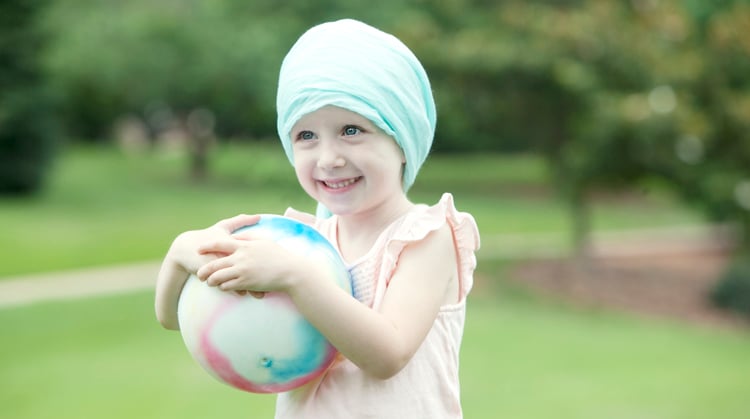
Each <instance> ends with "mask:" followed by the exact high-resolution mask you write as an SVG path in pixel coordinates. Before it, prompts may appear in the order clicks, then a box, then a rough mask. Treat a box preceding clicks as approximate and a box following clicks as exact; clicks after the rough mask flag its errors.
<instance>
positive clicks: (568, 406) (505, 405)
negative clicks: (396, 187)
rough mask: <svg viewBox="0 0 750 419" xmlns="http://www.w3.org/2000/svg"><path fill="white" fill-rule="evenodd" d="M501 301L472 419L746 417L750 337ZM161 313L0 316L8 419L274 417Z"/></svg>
mask: <svg viewBox="0 0 750 419" xmlns="http://www.w3.org/2000/svg"><path fill="white" fill-rule="evenodd" d="M486 273H488V274H489V273H490V272H486ZM496 288H498V289H500V290H499V291H487V289H486V287H485V290H484V292H477V293H476V294H475V295H473V296H472V297H471V299H470V305H469V312H468V322H467V327H466V331H465V335H464V345H463V350H462V361H461V362H462V364H461V379H462V390H463V391H462V393H463V396H462V397H463V402H464V409H465V414H466V417H467V418H472V419H482V418H487V419H494V418H515V419H536V418H539V419H544V418H550V417H554V418H557V419H565V418H570V419H601V418H627V419H629V418H659V419H692V418H694V419H704V418H722V419H744V418H747V412H748V410H747V408H748V401H747V400H748V398H747V395H748V394H750V379H748V377H750V362H748V360H749V358H748V354H749V353H750V335H748V334H746V333H745V334H742V333H729V332H721V331H716V330H708V329H697V328H691V327H688V326H682V325H675V324H670V323H657V322H653V321H645V320H640V319H635V318H631V317H627V316H622V315H616V314H611V313H606V312H599V311H587V310H582V309H575V308H571V307H568V306H565V305H562V304H558V303H555V302H551V301H545V300H538V299H535V298H533V297H531V296H529V295H526V294H524V293H523V292H520V291H518V290H513V289H512V288H509V286H506V287H496ZM152 302H153V295H152V293H151V292H141V293H137V294H132V295H122V296H117V297H106V298H94V299H84V300H73V301H66V302H49V303H41V304H37V305H34V306H29V307H18V308H6V309H0V336H3V345H2V346H0V377H2V381H3V383H4V384H3V386H2V387H0V388H1V390H0V417H7V418H14V419H27V418H28V419H30V418H39V419H42V418H44V419H46V418H60V419H63V418H88V417H106V418H111V419H117V418H158V419H168V418H176V419H177V418H179V419H183V418H204V417H217V418H219V417H237V416H238V417H248V418H270V417H272V411H273V396H269V395H253V394H246V393H243V392H240V391H238V390H235V389H233V388H230V387H228V386H226V385H224V384H221V383H219V382H217V381H215V380H214V379H213V378H211V377H210V376H209V375H208V374H207V373H205V372H204V371H203V370H201V369H200V367H199V366H198V365H197V364H196V363H195V362H194V361H193V360H192V359H191V358H190V357H189V355H188V353H187V350H186V349H185V347H184V346H183V344H182V341H181V338H180V336H179V334H178V333H176V332H167V331H164V330H162V329H161V328H160V327H159V326H158V325H157V323H156V321H155V320H154V317H153V314H152V306H153V305H152Z"/></svg>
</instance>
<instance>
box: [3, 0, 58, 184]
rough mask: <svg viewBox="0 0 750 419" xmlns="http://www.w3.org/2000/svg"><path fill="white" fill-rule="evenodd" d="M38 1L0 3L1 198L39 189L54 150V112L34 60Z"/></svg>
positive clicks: (37, 43) (37, 44)
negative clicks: (2, 195) (0, 93)
mask: <svg viewBox="0 0 750 419" xmlns="http://www.w3.org/2000/svg"><path fill="white" fill-rule="evenodd" d="M44 3H45V2H42V1H6V2H2V3H0V92H2V95H0V194H4V195H7V194H28V193H31V192H34V191H36V190H37V189H39V188H40V187H41V186H42V184H43V180H44V178H45V175H46V174H47V171H48V169H49V166H50V164H51V159H52V156H53V154H54V152H55V150H56V141H57V138H56V135H57V133H56V132H55V127H54V119H53V117H52V115H53V112H54V109H53V106H52V103H53V101H52V98H51V96H50V92H49V91H48V90H47V89H46V85H45V82H44V80H43V78H42V72H41V67H40V63H39V56H38V55H37V54H36V53H35V52H34V51H38V50H40V49H41V48H42V47H43V44H44V41H45V39H44V35H43V34H42V33H41V31H40V30H39V28H38V27H37V20H36V17H37V15H38V13H39V12H40V10H42V8H43V6H44Z"/></svg>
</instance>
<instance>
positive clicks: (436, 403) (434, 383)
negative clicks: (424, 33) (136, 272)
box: [156, 20, 479, 419]
mask: <svg viewBox="0 0 750 419" xmlns="http://www.w3.org/2000/svg"><path fill="white" fill-rule="evenodd" d="M277 111H278V131H279V136H280V137H281V141H282V144H283V146H284V150H285V151H286V153H287V156H288V157H289V159H290V161H291V162H292V164H293V165H294V168H295V172H296V175H297V179H298V180H299V182H300V184H301V186H302V187H303V189H304V190H305V192H307V194H309V195H310V196H311V197H312V198H314V199H315V200H316V201H317V202H318V203H319V211H318V216H317V217H314V216H312V215H306V214H302V213H299V212H296V211H294V210H291V209H290V210H287V212H286V214H285V215H286V216H288V217H293V218H296V219H299V220H301V221H304V222H306V223H309V224H311V225H313V226H315V228H316V229H318V230H319V231H320V232H321V233H322V234H323V235H324V236H325V237H327V238H328V239H329V240H330V241H331V243H333V244H334V246H335V247H336V248H337V249H338V251H339V252H340V254H341V256H342V257H343V259H344V260H345V262H346V264H347V266H348V268H349V270H350V273H351V276H352V281H353V286H354V294H355V295H356V298H354V297H352V296H351V295H348V294H347V293H346V292H344V291H342V290H341V289H339V288H338V287H337V286H336V285H335V284H334V283H333V281H330V280H328V279H327V278H326V277H325V275H326V274H325V273H323V272H325V271H323V270H319V269H318V268H317V267H316V265H315V263H314V262H313V261H309V260H303V259H302V258H300V257H295V256H293V255H291V254H289V253H288V252H286V251H284V250H283V249H282V248H281V247H279V246H276V245H275V244H273V243H271V242H266V241H261V240H252V239H250V238H242V237H232V236H231V235H230V233H231V232H232V231H233V230H234V229H236V228H239V227H241V226H243V225H246V224H252V223H255V222H257V217H255V216H248V215H240V216H237V217H234V218H230V219H227V220H224V221H220V222H219V223H217V224H216V225H215V226H213V227H210V228H207V229H205V230H197V231H190V232H186V233H183V234H181V235H180V236H178V237H177V238H176V239H175V241H174V242H173V244H172V246H171V248H170V250H169V252H168V253H167V255H166V257H165V259H164V263H163V265H162V269H161V271H160V273H159V277H158V281H157V295H156V311H157V317H158V318H159V321H160V322H161V323H162V325H163V326H164V327H166V328H169V329H177V328H178V327H179V325H178V324H177V320H176V306H177V298H178V296H179V292H180V289H181V287H182V284H183V283H184V281H185V278H186V277H187V275H188V273H191V272H192V273H196V274H197V276H198V277H199V278H200V279H201V280H203V281H206V282H207V283H208V285H210V286H216V287H219V288H220V289H222V290H225V291H234V292H240V293H246V292H252V293H254V295H256V296H260V294H262V293H263V292H268V291H276V292H285V293H287V294H288V295H289V296H290V298H291V299H292V301H294V303H295V305H296V306H297V309H298V310H299V311H300V312H301V313H302V314H303V315H304V316H305V317H306V318H307V319H308V320H309V321H310V322H311V323H312V324H313V325H314V326H315V327H316V328H317V329H318V330H319V331H320V332H321V333H322V334H323V335H325V336H326V338H327V339H328V340H329V341H330V342H331V343H332V344H333V345H334V346H335V347H336V348H337V349H338V351H339V353H340V355H339V358H338V359H337V360H336V362H335V363H334V364H333V365H332V366H331V367H330V368H329V370H328V371H327V372H326V373H325V374H323V375H322V376H321V377H320V378H318V379H316V380H314V381H313V382H311V383H308V384H306V385H305V386H303V387H301V388H299V389H296V390H293V391H290V392H287V393H282V394H279V395H278V397H277V403H276V417H277V418H347V419H349V418H389V419H390V418H431V419H435V418H459V417H461V416H462V411H461V403H460V390H459V380H458V360H459V348H460V345H461V337H462V333H463V327H464V318H465V311H466V296H467V294H468V292H469V290H470V289H471V285H472V281H473V271H474V268H475V266H476V259H475V257H474V251H475V250H477V249H478V247H479V233H478V230H477V227H476V224H475V222H474V219H473V218H472V217H471V215H469V214H466V213H462V212H458V211H457V210H456V209H455V207H454V205H453V198H452V196H451V195H450V194H447V193H446V194H444V195H443V197H442V198H441V199H440V202H438V203H437V204H436V205H434V206H427V205H423V204H413V203H412V202H411V201H410V200H409V199H408V198H407V196H406V191H407V190H408V189H409V187H410V186H411V185H412V184H413V182H414V179H415V177H416V174H417V171H418V170H419V168H420V166H421V165H422V163H423V162H424V161H425V159H426V157H427V154H428V153H429V149H430V145H431V143H432V138H433V135H434V131H435V122H436V115H435V105H434V101H433V98H432V92H431V90H430V84H429V80H428V78H427V75H426V74H425V71H424V69H423V68H422V66H421V64H420V63H419V61H418V60H417V58H416V57H415V56H414V55H413V54H412V53H411V51H410V50H409V49H408V48H407V47H406V46H405V45H404V44H402V43H401V42H400V41H399V40H398V39H396V38H395V37H393V36H391V35H389V34H386V33H384V32H381V31H380V30H378V29H375V28H373V27H371V26H368V25H365V24H363V23H361V22H358V21H354V20H341V21H336V22H329V23H324V24H321V25H318V26H316V27H313V28H312V29H310V30H309V31H307V32H306V33H305V34H303V35H302V37H300V39H299V40H298V41H297V43H296V44H295V45H294V46H293V47H292V49H291V50H290V51H289V53H288V55H287V56H286V58H285V59H284V62H283V63H282V66H281V73H280V77H279V88H278V97H277ZM248 298H251V297H248Z"/></svg>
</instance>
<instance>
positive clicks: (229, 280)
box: [197, 231, 305, 296]
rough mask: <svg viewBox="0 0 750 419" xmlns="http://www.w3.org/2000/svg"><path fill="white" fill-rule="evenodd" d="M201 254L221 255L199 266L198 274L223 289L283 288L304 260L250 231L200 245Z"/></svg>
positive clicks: (266, 289)
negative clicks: (254, 235) (254, 237)
mask: <svg viewBox="0 0 750 419" xmlns="http://www.w3.org/2000/svg"><path fill="white" fill-rule="evenodd" d="M198 252H199V253H200V254H212V255H223V256H219V257H218V258H216V259H214V260H212V261H209V262H207V263H206V264H205V265H203V266H202V267H201V268H200V269H198V272H197V276H198V278H200V279H201V280H203V281H206V282H207V284H208V285H210V286H215V287H219V288H220V289H222V290H224V291H243V290H247V291H251V292H252V294H253V295H254V296H258V293H263V292H268V291H286V289H287V288H288V287H289V286H290V279H291V277H292V276H293V274H294V272H295V269H296V268H298V267H299V266H302V265H303V264H304V263H305V261H304V260H301V258H300V257H299V256H297V255H295V254H294V253H292V252H289V251H288V250H286V249H285V248H283V247H281V246H279V245H278V244H276V243H275V242H273V241H271V240H267V239H253V238H252V232H251V231H250V232H246V233H243V234H240V235H237V236H236V237H230V238H222V239H219V240H216V241H213V242H210V243H208V244H204V245H203V246H200V247H199V249H198Z"/></svg>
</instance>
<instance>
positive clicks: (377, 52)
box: [276, 19, 436, 191]
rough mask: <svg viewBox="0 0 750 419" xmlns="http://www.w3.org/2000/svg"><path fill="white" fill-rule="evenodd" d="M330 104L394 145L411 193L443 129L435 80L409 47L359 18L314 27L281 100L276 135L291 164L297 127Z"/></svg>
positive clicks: (292, 60)
mask: <svg viewBox="0 0 750 419" xmlns="http://www.w3.org/2000/svg"><path fill="white" fill-rule="evenodd" d="M327 105H333V106H338V107H340V108H343V109H346V110H349V111H352V112H355V113H358V114H360V115H362V116H364V117H365V118H367V119H369V120H370V121H372V122H373V123H374V124H375V125H377V126H378V127H379V128H380V129H382V130H383V131H384V132H385V133H386V134H388V135H389V136H391V137H393V138H394V139H395V141H396V143H397V144H398V145H399V146H400V147H401V150H403V152H404V156H405V158H406V165H405V167H404V173H403V187H404V191H407V190H409V188H410V187H411V185H412V184H413V183H414V180H415V178H416V176H417V172H418V171H419V168H420V167H421V166H422V164H423V163H424V161H425V160H426V159H427V155H428V154H429V152H430V147H431V145H432V139H433V136H434V134H435V124H436V111H435V102H434V99H433V97H432V90H431V88H430V81H429V79H428V78H427V73H426V72H425V70H424V68H423V67H422V65H421V64H420V62H419V60H418V59H417V57H416V56H414V54H413V53H412V52H411V51H410V50H409V48H407V47H406V45H404V44H403V43H402V42H401V41H400V40H399V39H398V38H396V37H395V36H393V35H390V34H388V33H385V32H383V31H381V30H379V29H376V28H374V27H372V26H369V25H366V24H364V23H362V22H359V21H356V20H352V19H344V20H339V21H335V22H328V23H323V24H320V25H318V26H314V27H312V28H311V29H309V30H308V31H307V32H305V33H304V34H303V35H302V36H301V37H300V38H299V39H298V40H297V42H296V43H295V44H294V45H293V46H292V48H291V50H289V53H288V54H287V55H286V57H285V58H284V61H283V62H282V64H281V71H280V73H279V88H278V92H277V96H276V111H277V113H278V119H277V129H278V132H279V137H280V138H281V143H282V145H283V146H284V151H285V152H286V155H287V157H288V158H289V161H290V162H292V164H294V157H293V151H292V141H291V136H290V135H291V130H292V127H293V126H294V124H296V123H297V121H299V119H300V118H302V117H303V116H304V115H306V114H308V113H310V112H313V111H316V110H318V109H320V108H322V107H324V106H327Z"/></svg>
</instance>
